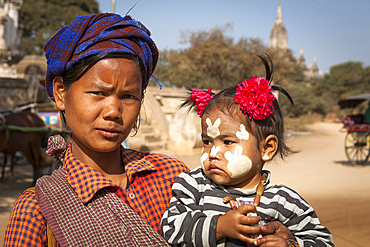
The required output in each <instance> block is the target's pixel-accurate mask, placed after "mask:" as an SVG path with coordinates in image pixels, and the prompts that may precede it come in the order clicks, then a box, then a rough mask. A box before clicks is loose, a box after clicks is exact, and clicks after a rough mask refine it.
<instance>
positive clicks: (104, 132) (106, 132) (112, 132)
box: [98, 129, 120, 138]
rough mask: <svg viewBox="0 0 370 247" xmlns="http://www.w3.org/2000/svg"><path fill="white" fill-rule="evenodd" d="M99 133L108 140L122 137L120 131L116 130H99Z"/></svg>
mask: <svg viewBox="0 0 370 247" xmlns="http://www.w3.org/2000/svg"><path fill="white" fill-rule="evenodd" d="M98 131H99V133H100V134H101V135H102V136H104V137H106V138H115V137H118V136H119V135H120V132H119V131H118V130H114V129H109V130H108V129H98Z"/></svg>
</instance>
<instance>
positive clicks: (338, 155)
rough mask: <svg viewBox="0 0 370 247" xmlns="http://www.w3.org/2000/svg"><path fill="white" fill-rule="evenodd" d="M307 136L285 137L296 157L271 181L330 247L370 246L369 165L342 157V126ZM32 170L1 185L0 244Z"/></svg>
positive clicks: (192, 162)
mask: <svg viewBox="0 0 370 247" xmlns="http://www.w3.org/2000/svg"><path fill="white" fill-rule="evenodd" d="M309 129H310V131H311V132H309V133H301V134H300V135H294V136H292V137H290V138H289V139H288V140H289V143H290V146H292V147H293V148H294V149H296V150H298V151H299V153H297V154H294V155H292V156H290V157H288V159H286V160H285V161H278V162H276V163H271V164H267V165H266V166H265V169H268V170H270V171H271V173H272V176H271V178H272V181H273V182H275V183H277V184H284V185H287V186H290V187H292V188H294V189H295V190H296V191H297V192H299V193H300V194H301V196H302V197H303V198H304V199H305V200H306V201H308V202H309V203H310V204H311V205H312V206H313V207H314V208H315V210H316V212H317V214H318V216H319V218H320V221H321V223H322V224H323V225H325V226H326V227H328V228H329V230H330V231H331V232H332V234H333V238H334V243H335V246H346V247H352V246H353V247H355V246H356V247H360V246H362V247H365V246H370V228H369V227H368V223H369V222H370V212H369V211H370V206H369V205H370V161H368V162H367V163H366V164H364V165H361V166H352V165H351V164H350V163H349V162H348V160H347V157H346V155H345V153H344V137H345V133H341V132H339V130H340V129H341V124H337V123H324V122H321V123H315V124H313V125H311V126H309ZM199 152H200V150H194V153H193V154H191V155H188V156H181V157H178V158H180V159H181V160H183V161H184V162H185V163H186V164H187V165H188V166H189V167H190V168H195V167H197V166H198V165H199ZM31 175H32V172H31V166H30V165H27V164H19V165H17V167H15V176H16V180H15V182H10V181H9V179H8V177H6V178H5V179H4V181H3V182H2V183H0V241H1V242H0V243H2V239H3V238H4V231H5V227H6V223H7V221H8V218H9V214H10V211H11V207H12V204H13V203H14V200H15V199H16V198H17V196H18V194H19V193H20V192H22V191H23V190H24V189H26V188H28V187H30V186H31V182H32V180H31V179H30V177H31Z"/></svg>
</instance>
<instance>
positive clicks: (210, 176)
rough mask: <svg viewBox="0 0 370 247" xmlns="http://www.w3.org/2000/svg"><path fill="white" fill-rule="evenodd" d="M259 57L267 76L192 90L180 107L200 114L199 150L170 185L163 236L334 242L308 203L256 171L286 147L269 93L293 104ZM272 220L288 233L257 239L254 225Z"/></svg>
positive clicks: (200, 240)
mask: <svg viewBox="0 0 370 247" xmlns="http://www.w3.org/2000/svg"><path fill="white" fill-rule="evenodd" d="M267 57H268V56H267ZM260 58H261V59H262V61H263V63H264V65H265V68H266V79H264V78H261V77H260V78H257V77H256V76H253V78H252V79H245V80H244V81H243V82H242V83H241V84H238V85H235V86H231V87H228V88H226V89H224V90H222V91H221V92H219V93H217V94H216V95H215V94H213V93H211V90H210V89H209V88H208V92H205V91H202V90H199V89H194V90H192V91H191V94H190V97H189V98H188V99H187V101H186V102H185V103H184V104H183V105H182V106H181V107H184V106H188V105H190V106H195V107H196V110H197V112H198V115H199V116H200V117H201V118H202V120H201V126H202V140H203V151H202V155H201V158H200V161H201V167H199V168H196V169H194V170H192V171H190V172H184V173H182V174H180V175H179V177H178V178H177V179H176V181H175V183H174V185H173V187H172V192H173V197H172V199H171V201H170V205H169V207H168V208H167V210H166V211H165V213H164V215H163V218H162V221H161V233H162V236H163V237H164V238H165V239H166V241H168V242H169V243H170V244H172V245H175V246H176V245H185V246H197V247H198V246H216V245H217V246H218V245H220V246H246V245H248V244H249V246H250V245H253V244H255V245H260V244H262V243H268V244H270V245H268V246H298V244H299V246H334V244H333V239H332V236H331V234H330V232H329V230H328V229H327V228H325V227H324V226H322V225H320V222H319V219H318V218H317V215H316V213H315V211H314V209H313V208H312V207H311V206H310V205H309V204H308V203H307V202H306V201H305V200H304V199H302V197H301V196H300V195H298V194H297V193H296V192H295V191H294V190H292V189H290V188H288V187H286V186H283V185H276V184H274V183H272V182H271V181H270V173H269V172H268V171H266V170H263V166H264V164H265V162H267V161H270V160H272V159H273V158H274V157H275V156H276V155H277V154H278V155H280V156H281V158H283V157H284V156H286V155H287V154H289V153H291V151H292V150H291V149H289V148H288V147H287V145H286V143H285V140H284V123H283V117H282V114H281V111H280V108H279V105H278V102H277V100H276V97H275V96H274V95H273V94H272V93H271V91H272V90H278V91H280V92H282V93H284V94H285V95H286V96H287V97H288V98H289V100H290V101H291V103H293V102H292V100H291V98H290V96H289V94H288V93H287V92H286V91H285V90H284V89H282V88H281V87H278V86H271V85H269V81H270V79H271V76H272V72H273V71H272V68H273V67H272V61H271V59H270V62H271V67H270V65H269V63H268V61H267V59H266V57H262V56H260ZM268 58H269V57H268ZM261 195H262V196H261ZM243 204H244V205H243ZM254 212H256V214H255V213H254ZM272 221H277V222H280V223H279V224H280V225H281V224H283V225H284V226H285V227H287V228H288V229H289V230H290V231H291V233H292V234H293V235H294V237H295V238H294V237H293V238H290V239H288V240H285V239H284V238H282V237H281V236H277V235H266V236H264V237H262V235H261V234H260V233H261V229H263V227H261V228H260V227H259V226H258V224H257V223H259V224H260V225H265V224H267V223H269V222H272Z"/></svg>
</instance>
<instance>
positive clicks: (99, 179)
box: [63, 145, 156, 203]
mask: <svg viewBox="0 0 370 247" xmlns="http://www.w3.org/2000/svg"><path fill="white" fill-rule="evenodd" d="M121 154H122V160H123V163H124V165H125V171H126V173H127V177H128V179H129V183H130V184H131V183H132V182H133V180H134V178H135V174H137V173H140V172H144V171H155V170H156V168H155V166H154V165H153V164H152V163H151V162H150V161H149V160H148V158H147V155H148V154H147V153H141V152H136V151H134V150H130V149H124V148H123V147H122V146H121ZM63 168H64V169H65V170H66V171H67V174H68V175H67V178H66V179H67V181H68V183H69V184H70V185H71V187H72V188H73V189H74V190H75V191H76V193H77V196H78V197H79V198H80V200H81V201H82V202H83V203H87V202H88V201H89V200H91V198H92V197H93V196H94V195H95V193H96V192H98V191H99V190H100V189H102V188H106V187H115V188H118V186H117V185H116V184H114V183H113V182H112V181H111V180H110V179H108V178H107V177H105V176H104V175H103V174H101V173H100V172H98V171H96V170H95V169H93V168H91V167H90V166H88V165H86V164H85V163H83V162H81V161H80V160H78V159H77V158H76V157H75V156H74V155H73V154H72V145H69V147H68V149H67V151H66V154H65V156H64V160H63Z"/></svg>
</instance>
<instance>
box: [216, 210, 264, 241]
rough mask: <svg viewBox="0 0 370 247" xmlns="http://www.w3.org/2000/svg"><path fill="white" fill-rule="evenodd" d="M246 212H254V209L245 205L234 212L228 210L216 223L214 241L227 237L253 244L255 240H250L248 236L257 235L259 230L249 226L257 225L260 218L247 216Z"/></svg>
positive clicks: (256, 227)
mask: <svg viewBox="0 0 370 247" xmlns="http://www.w3.org/2000/svg"><path fill="white" fill-rule="evenodd" d="M248 212H256V207H255V206H253V205H250V204H245V205H242V206H240V207H239V208H238V209H236V210H230V211H229V212H227V213H226V214H224V215H221V216H220V217H219V218H218V221H217V227H216V240H219V239H221V238H223V237H229V238H234V239H240V240H242V241H244V242H246V243H250V244H253V242H254V240H255V239H253V238H251V236H250V234H258V233H260V232H261V230H260V227H259V226H255V227H252V226H249V225H251V224H258V222H259V221H260V220H261V218H260V217H259V216H247V213H248Z"/></svg>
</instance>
